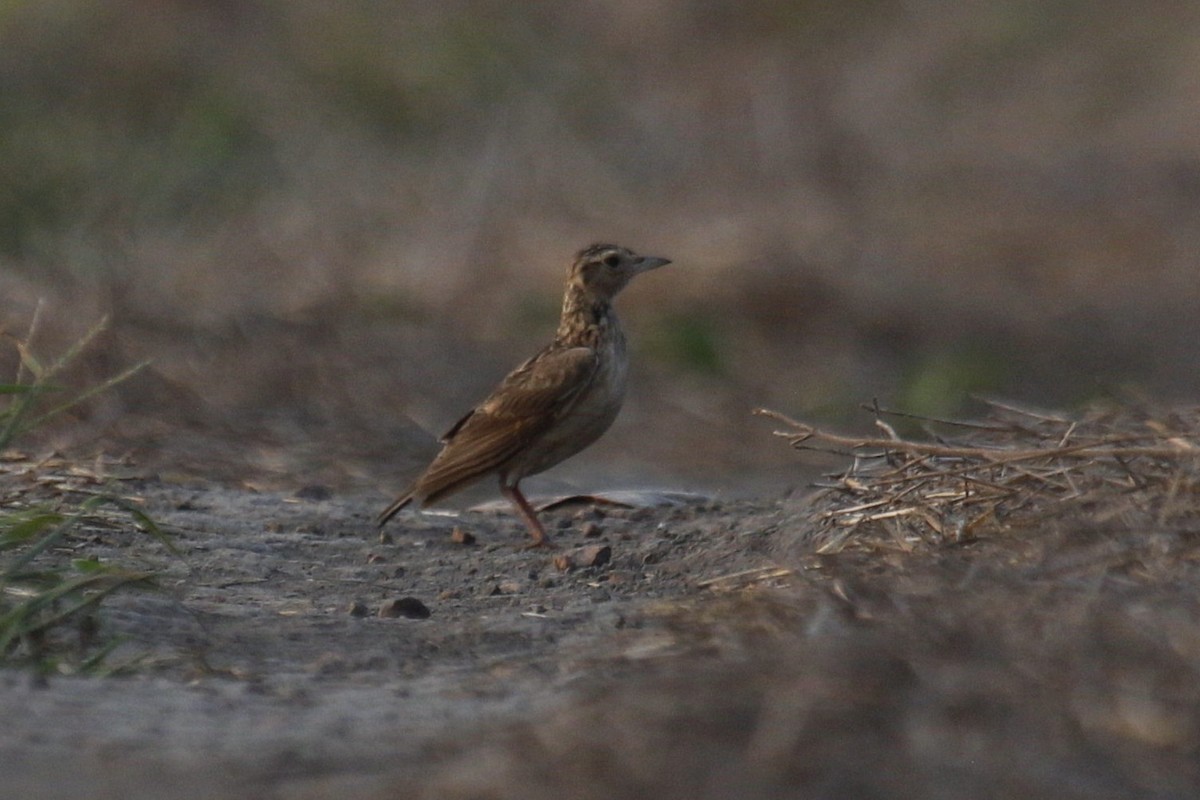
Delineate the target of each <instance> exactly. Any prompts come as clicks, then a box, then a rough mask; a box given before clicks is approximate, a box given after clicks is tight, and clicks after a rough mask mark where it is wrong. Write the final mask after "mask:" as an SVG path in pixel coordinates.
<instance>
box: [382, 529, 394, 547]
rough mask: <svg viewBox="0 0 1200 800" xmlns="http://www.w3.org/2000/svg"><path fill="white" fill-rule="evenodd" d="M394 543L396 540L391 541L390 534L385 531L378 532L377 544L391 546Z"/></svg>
mask: <svg viewBox="0 0 1200 800" xmlns="http://www.w3.org/2000/svg"><path fill="white" fill-rule="evenodd" d="M395 541H396V540H395V539H393V538H392V535H391V534H390V533H388V532H387V531H380V532H379V543H380V544H392V543H393V542H395Z"/></svg>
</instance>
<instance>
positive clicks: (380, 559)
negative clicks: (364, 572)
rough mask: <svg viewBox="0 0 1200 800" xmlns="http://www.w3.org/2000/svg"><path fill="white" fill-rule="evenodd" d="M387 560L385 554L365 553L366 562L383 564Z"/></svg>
mask: <svg viewBox="0 0 1200 800" xmlns="http://www.w3.org/2000/svg"><path fill="white" fill-rule="evenodd" d="M386 561H387V556H385V555H383V554H381V553H367V563H368V564H383V563H385V562H386Z"/></svg>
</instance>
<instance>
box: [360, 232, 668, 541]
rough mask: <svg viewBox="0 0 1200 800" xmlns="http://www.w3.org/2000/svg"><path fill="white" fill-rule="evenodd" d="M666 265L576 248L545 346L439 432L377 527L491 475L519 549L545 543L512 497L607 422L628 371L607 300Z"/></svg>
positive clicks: (602, 248) (621, 251)
mask: <svg viewBox="0 0 1200 800" xmlns="http://www.w3.org/2000/svg"><path fill="white" fill-rule="evenodd" d="M669 263H671V262H670V261H669V260H668V259H665V258H653V257H649V256H639V255H637V254H636V253H634V252H632V251H631V250H628V249H626V248H624V247H617V246H616V245H611V244H595V245H592V246H591V247H586V248H584V249H583V250H580V251H579V253H578V254H576V256H575V261H574V262H573V263H572V264H571V271H570V273H569V275H568V277H567V288H566V293H565V295H564V297H563V305H562V316H561V317H560V319H559V323H558V331H557V332H556V333H555V335H554V341H553V342H551V343H550V344H549V345H548V346H547V347H545V348H544V349H542V351H541V352H539V353H538V354H537V355H535V356H534V357H533V358H531V359H529V360H528V361H526V362H525V363H524V364H521V366H519V367H517V368H516V369H514V370H513V371H512V372H510V373H509V374H508V376H507V377H506V378H504V380H502V381H501V382H500V385H499V386H497V387H496V389H495V390H494V391H493V392H492V393H491V394H490V395H488V397H487V399H485V400H484V401H483V402H481V403H480V404H479V405H477V406H476V407H475V408H473V409H471V410H470V411H469V412H467V414H466V416H464V417H463V418H462V419H460V420H459V421H458V422H456V423H455V424H454V426H453V427H451V428H450V430H449V431H447V432H446V435H445V436H443V437H442V439H441V443H442V449H441V452H439V453H438V454H437V456H436V457H435V458H434V459H433V461H432V462H431V463H430V464H429V466H428V467H427V468H426V469H425V471H424V472H423V473H421V476H420V477H418V478H417V479H416V481H415V482H414V483H413V484H412V486H410V487H409V488H408V489H407V490H406V491H405V492H404V493H403V494H401V495H400V496H399V497H398V498H396V501H395V502H394V503H392V504H391V505H390V506H388V507H387V508H386V509H385V510H384V512H383V513H382V514H380V515H379V518H378V520H377V523H378V524H379V526H380V527H381V528H382V527H383V526H384V525H385V524H387V521H388V520H390V519H391V518H392V517H394V516H395V515H396V513H397V512H399V511H400V509H402V508H404V507H405V506H407V505H408V504H409V503H414V502H415V503H417V504H418V505H419V506H421V507H425V506H427V505H429V504H431V503H435V502H437V501H438V500H441V499H442V498H445V497H447V496H449V495H452V494H454V493H455V492H457V491H459V490H461V489H464V488H466V487H467V486H469V485H471V484H473V483H475V482H476V481H479V480H482V479H484V478H486V477H488V476H491V475H495V476H497V477H499V479H500V492H501V493H502V494H503V495H504V496H505V497H506V498H508V499H509V500H510V501H511V502H512V504H513V506H514V507H515V508H516V511H517V513H518V514H519V515H520V517H521V519H522V520H524V522H525V525H526V527H528V529H529V533H530V535H531V536H532V537H533V542H532V543H531V544H530V545H529V546H530V547H545V546H553V545H552V544H551V543H550V541H549V540H548V539H547V538H546V530H545V528H543V527H542V524H541V522H539V521H538V518H537V514H536V512H535V511H534V510H533V507H532V506H530V504H529V501H528V500H527V499H526V498H525V495H524V494H522V493H521V488H520V483H521V480H522V479H523V478H526V477H528V476H530V475H536V474H538V473H539V472H544V471H545V470H548V469H550V468H551V467H553V466H555V465H556V464H558V463H560V462H562V461H564V460H566V459H568V458H570V457H571V456H573V455H575V454H576V453H578V452H579V451H581V450H583V449H584V448H586V447H587V446H588V445H590V444H592V443H593V442H595V441H596V440H597V439H599V438H600V436H601V435H602V434H603V433H604V432H605V431H606V430H608V428H609V426H610V425H612V423H613V420H614V419H616V417H617V413H618V412H619V411H620V410H621V403H622V402H623V401H624V399H625V377H626V374H627V373H628V369H629V356H628V354H627V353H626V349H625V334H624V333H623V332H622V331H621V324H620V322H618V320H617V315H616V313H615V312H614V311H613V307H612V303H613V298H615V297H616V296H617V294H618V293H619V292H620V291H621V290H622V289H624V288H625V286H626V285H627V284H628V283H629V282H630V281H631V280H633V278H634V276H636V275H640V274H641V273H643V272H648V271H650V270H652V269H657V268H658V267H661V266H663V265H665V264H669Z"/></svg>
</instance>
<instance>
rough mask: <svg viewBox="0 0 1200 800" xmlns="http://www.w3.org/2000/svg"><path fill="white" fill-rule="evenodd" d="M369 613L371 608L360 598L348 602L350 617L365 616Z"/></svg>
mask: <svg viewBox="0 0 1200 800" xmlns="http://www.w3.org/2000/svg"><path fill="white" fill-rule="evenodd" d="M369 613H371V610H370V609H369V608H367V604H366V603H364V602H362V601H361V600H355V601H354V602H353V603H351V604H350V616H352V617H365V616H366V615H367V614H369Z"/></svg>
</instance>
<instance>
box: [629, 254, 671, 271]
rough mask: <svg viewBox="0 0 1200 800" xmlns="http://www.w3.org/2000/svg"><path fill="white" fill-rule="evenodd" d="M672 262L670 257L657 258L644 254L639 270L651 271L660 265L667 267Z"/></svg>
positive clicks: (639, 263) (638, 266)
mask: <svg viewBox="0 0 1200 800" xmlns="http://www.w3.org/2000/svg"><path fill="white" fill-rule="evenodd" d="M670 263H671V259H669V258H656V257H654V256H643V258H642V260H641V261H639V262H638V265H637V271H638V272H649V271H650V270H652V269H658V268H659V267H665V266H666V265H667V264H670Z"/></svg>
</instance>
